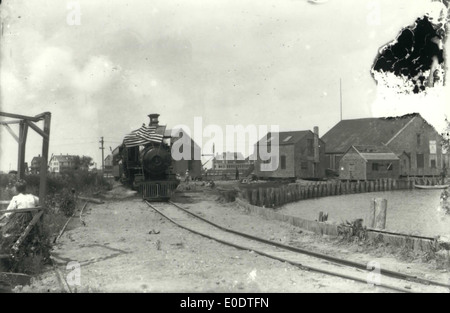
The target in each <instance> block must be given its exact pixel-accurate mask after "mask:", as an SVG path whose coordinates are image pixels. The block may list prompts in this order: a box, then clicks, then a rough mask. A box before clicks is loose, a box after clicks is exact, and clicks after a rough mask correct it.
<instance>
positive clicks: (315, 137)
mask: <svg viewBox="0 0 450 313" xmlns="http://www.w3.org/2000/svg"><path fill="white" fill-rule="evenodd" d="M274 135H278V138H279V139H278V141H279V143H278V148H279V155H278V158H279V159H278V168H277V169H275V170H273V171H263V170H262V167H261V165H262V164H263V163H264V162H267V161H264V160H262V159H261V155H260V153H259V151H260V150H259V149H261V148H262V149H266V151H267V149H268V146H270V147H271V149H273V148H274V146H273V143H272V138H273V136H274ZM256 149H257V151H258V153H257V160H256V161H255V172H254V173H255V175H256V176H258V177H261V178H323V177H324V176H325V168H324V167H323V166H322V164H324V162H325V143H324V142H323V141H322V140H320V139H319V129H318V128H317V127H315V128H314V133H313V132H312V131H310V130H303V131H287V132H280V133H268V134H267V135H265V136H264V137H263V138H262V139H261V140H259V141H258V142H257V144H256Z"/></svg>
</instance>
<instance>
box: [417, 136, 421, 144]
mask: <svg viewBox="0 0 450 313" xmlns="http://www.w3.org/2000/svg"><path fill="white" fill-rule="evenodd" d="M420 143H421V140H420V134H417V145H418V146H420Z"/></svg>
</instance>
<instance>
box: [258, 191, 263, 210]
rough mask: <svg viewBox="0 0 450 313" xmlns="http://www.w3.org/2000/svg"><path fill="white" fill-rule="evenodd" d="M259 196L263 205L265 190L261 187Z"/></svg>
mask: <svg viewBox="0 0 450 313" xmlns="http://www.w3.org/2000/svg"><path fill="white" fill-rule="evenodd" d="M258 196H259V205H260V206H263V205H264V190H263V188H261V187H260V188H259V190H258Z"/></svg>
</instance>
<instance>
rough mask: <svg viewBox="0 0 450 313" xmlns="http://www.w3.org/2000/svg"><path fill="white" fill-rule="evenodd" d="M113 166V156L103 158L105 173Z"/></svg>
mask: <svg viewBox="0 0 450 313" xmlns="http://www.w3.org/2000/svg"><path fill="white" fill-rule="evenodd" d="M112 166H113V155H112V154H108V155H107V156H106V158H105V171H110V170H111V169H112Z"/></svg>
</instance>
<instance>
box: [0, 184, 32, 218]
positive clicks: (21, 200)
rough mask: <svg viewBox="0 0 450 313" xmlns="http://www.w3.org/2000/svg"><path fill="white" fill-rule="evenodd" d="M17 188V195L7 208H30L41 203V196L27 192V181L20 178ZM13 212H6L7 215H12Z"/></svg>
mask: <svg viewBox="0 0 450 313" xmlns="http://www.w3.org/2000/svg"><path fill="white" fill-rule="evenodd" d="M15 189H16V193H17V195H16V196H14V197H13V198H12V199H11V202H10V203H9V206H8V208H7V209H6V210H15V209H29V208H35V207H37V206H38V205H39V198H38V197H36V196H34V195H32V194H27V193H26V191H27V183H26V182H25V181H24V180H19V181H17V183H16V184H15ZM10 215H11V213H6V214H5V217H8V216H10Z"/></svg>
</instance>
